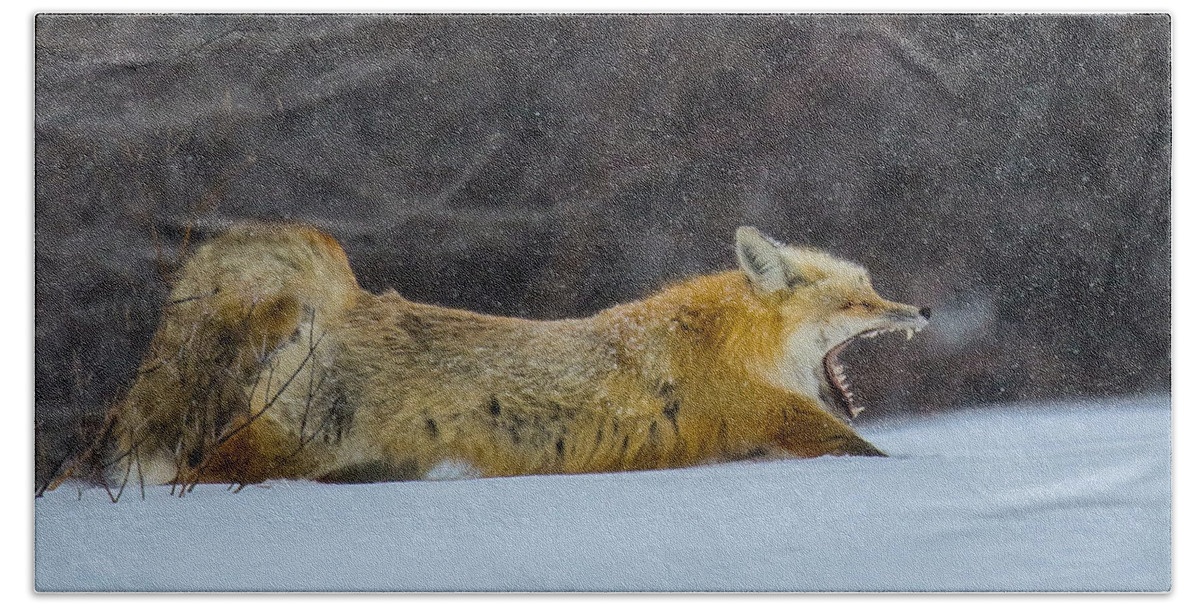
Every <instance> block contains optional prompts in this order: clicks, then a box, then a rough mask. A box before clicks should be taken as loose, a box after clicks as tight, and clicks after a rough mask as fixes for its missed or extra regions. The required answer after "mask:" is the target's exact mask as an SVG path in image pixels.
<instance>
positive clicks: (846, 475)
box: [35, 397, 1171, 591]
mask: <svg viewBox="0 0 1200 608" xmlns="http://www.w3.org/2000/svg"><path fill="white" fill-rule="evenodd" d="M1170 425H1171V421H1170V407H1169V399H1168V398H1167V397H1157V398H1138V399H1123V400H1113V401H1104V402H1099V403H1074V404H1043V405H1040V406H1036V407H1035V406H1028V407H1021V408H1012V407H1003V408H1002V407H995V408H987V409H976V410H970V411H963V412H959V413H955V414H950V415H942V416H937V417H932V418H927V419H919V420H906V421H895V422H890V423H881V424H879V425H874V426H866V427H864V428H863V429H862V433H863V435H864V436H866V437H867V438H869V439H870V440H871V441H873V442H874V443H875V444H876V445H878V446H879V447H881V448H883V449H884V450H885V451H887V452H889V453H890V454H891V455H892V457H891V458H886V459H885V458H832V457H826V458H818V459H813V460H791V461H774V462H741V463H731V464H724V465H719V466H709V467H701V468H693V469H683V470H673V471H652V472H643V473H621V474H609V475H578V476H543V477H523V478H510V479H481V480H470V481H435V482H409V483H390V484H373V485H359V486H330V485H321V484H315V483H297V482H275V483H271V484H269V485H267V486H258V487H249V488H246V489H245V490H243V491H242V492H241V493H239V494H233V493H231V492H229V491H227V490H226V489H225V487H224V486H219V487H217V486H214V487H202V488H198V489H197V490H196V491H195V493H193V494H191V495H189V496H188V497H186V498H183V499H179V498H175V497H172V496H169V495H168V494H167V490H166V489H165V488H147V491H146V498H145V500H144V501H143V500H141V498H140V496H139V495H138V492H137V489H136V488H134V489H133V490H132V491H127V492H126V494H125V496H124V497H123V498H122V499H121V501H120V502H119V503H117V504H113V503H111V502H110V501H109V499H108V497H107V495H106V494H105V493H104V492H103V491H102V490H98V489H94V488H93V489H87V490H84V492H83V494H82V496H80V495H79V494H78V493H77V491H76V489H75V488H67V487H64V488H61V489H59V490H57V491H55V492H51V493H48V494H47V495H46V496H45V497H43V498H40V499H37V500H36V503H35V519H36V525H37V530H36V540H35V550H36V567H35V571H36V574H35V578H36V586H37V588H38V589H39V590H41V591H92V590H143V591H176V590H179V591H183V590H189V591H190V590H214V591H215V590H258V591H279V590H306V591H326V590H330V591H335V590H343V591H388V590H491V591H500V590H572V591H594V590H606V591H627V590H654V591H682V590H711V591H734V590H737V591H746V590H758V591H950V590H953V591H960V590H978V591H985V590H986V591H999V590H1023V591H1165V590H1167V589H1169V588H1170V585H1171V445H1170V436H1171V435H1170V428H1171V426H1170Z"/></svg>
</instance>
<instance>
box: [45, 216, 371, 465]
mask: <svg viewBox="0 0 1200 608" xmlns="http://www.w3.org/2000/svg"><path fill="white" fill-rule="evenodd" d="M358 293H359V288H358V284H357V282H356V281H355V279H354V274H353V272H352V271H351V269H350V265H349V262H348V261H347V259H346V254H345V252H344V251H343V250H342V248H341V247H340V246H339V245H338V244H337V242H336V241H335V240H334V239H333V238H332V237H330V236H328V235H326V234H324V233H322V232H320V231H318V230H316V229H313V228H310V227H306V226H287V225H268V224H252V225H243V226H238V227H235V228H234V229H232V230H230V231H228V232H226V233H225V234H223V235H221V236H219V237H217V238H215V239H213V240H211V241H209V242H207V243H205V244H204V245H202V246H201V247H199V248H198V249H197V250H196V252H195V254H194V255H192V257H191V258H190V259H189V260H188V261H187V263H186V264H185V265H184V267H183V269H182V272H181V274H180V277H179V280H178V282H177V283H176V284H175V286H174V288H173V289H172V291H171V295H170V298H169V299H168V301H167V302H166V303H165V304H164V305H163V309H162V313H161V316H160V319H159V325H158V329H157V330H156V332H155V335H154V338H153V340H152V341H151V345H150V349H149V351H148V353H147V354H146V356H145V358H144V360H143V363H142V366H141V368H140V369H139V370H138V376H137V379H136V381H135V382H134V385H133V387H132V388H131V389H130V390H129V393H128V394H127V395H126V396H125V399H124V400H123V401H121V402H120V403H118V404H117V405H116V406H115V407H114V409H113V411H112V412H111V413H110V416H109V428H108V429H107V430H106V437H104V438H102V440H108V438H109V437H111V441H110V442H111V443H112V444H115V449H114V450H112V451H111V452H109V453H108V454H107V456H106V457H105V458H104V462H103V463H99V464H98V466H100V467H102V468H104V469H105V470H107V471H108V477H109V479H115V481H118V482H120V483H121V484H122V485H123V484H124V483H125V482H126V481H129V476H130V474H133V475H134V476H135V478H134V481H135V482H142V483H170V482H183V483H186V482H187V480H186V479H181V477H186V475H185V473H186V472H188V471H193V472H194V471H196V469H197V467H199V466H201V464H202V463H203V462H204V460H205V459H206V458H207V457H209V456H211V454H212V452H213V450H214V449H216V448H219V447H220V444H221V443H223V442H224V441H225V440H227V439H228V438H229V437H228V433H229V431H230V427H231V425H234V424H235V421H238V420H239V419H240V420H243V421H244V420H245V419H246V417H247V416H248V415H249V397H248V395H247V390H246V387H247V385H248V384H250V383H251V382H252V381H253V380H254V378H255V377H256V375H257V374H259V373H261V371H262V369H263V366H264V364H265V363H266V362H268V361H269V359H270V357H271V355H272V353H274V352H275V351H276V350H277V349H278V348H279V347H280V346H281V345H283V344H284V343H285V342H288V341H289V340H293V339H296V336H297V335H298V334H299V333H300V328H301V326H302V325H306V326H307V327H308V330H307V331H308V332H311V331H312V330H313V327H315V326H317V325H325V324H328V323H331V322H335V321H336V319H338V318H339V317H340V316H341V315H342V314H343V312H344V311H345V310H347V309H348V308H349V307H350V306H351V305H352V304H353V302H354V299H355V298H356V296H357V294H358ZM93 451H97V453H105V452H107V450H103V449H101V450H93ZM69 473H70V471H68V474H69ZM122 476H123V478H122ZM56 485H57V484H56Z"/></svg>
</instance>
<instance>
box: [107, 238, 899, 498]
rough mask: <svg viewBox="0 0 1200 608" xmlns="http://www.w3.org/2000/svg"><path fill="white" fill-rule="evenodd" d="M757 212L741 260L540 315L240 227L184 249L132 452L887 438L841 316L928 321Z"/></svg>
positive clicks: (175, 471) (404, 460)
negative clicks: (448, 294)
mask: <svg viewBox="0 0 1200 608" xmlns="http://www.w3.org/2000/svg"><path fill="white" fill-rule="evenodd" d="M745 230H747V229H742V230H740V231H739V235H738V238H739V241H738V244H739V248H740V249H739V260H740V261H741V264H742V270H741V271H731V272H723V273H718V274H713V275H707V276H700V277H695V278H693V279H690V280H687V281H684V282H682V283H679V284H677V285H674V286H672V287H669V288H667V289H665V290H663V291H661V292H659V293H657V294H654V295H652V296H650V297H649V298H646V299H645V300H640V301H636V302H632V303H628V304H623V305H619V306H615V307H613V308H610V309H608V310H605V311H602V312H600V313H599V314H597V315H595V316H593V317H589V318H585V319H568V320H561V321H530V320H524V319H513V318H502V317H493V316H487V315H481V314H476V313H472V312H467V311H461V310H453V309H447V308H442V307H438V306H431V305H427V304H420V303H415V302H411V301H409V300H406V299H404V298H402V297H400V296H399V295H397V294H395V293H394V292H389V293H385V294H382V295H373V294H370V293H367V292H365V291H362V290H361V289H359V288H358V286H357V282H356V281H355V279H354V276H353V273H352V272H351V270H350V267H349V265H348V263H347V260H346V255H345V253H344V252H343V251H342V249H341V248H340V247H339V246H338V245H337V243H336V242H335V241H334V240H333V239H332V238H331V237H329V236H327V235H325V234H322V233H320V232H318V231H316V230H314V229H312V228H308V227H301V226H263V225H248V226H239V227H237V228H235V229H233V230H231V231H230V232H229V233H227V234H225V235H223V236H221V237H219V238H217V239H215V240H213V241H211V242H210V243H208V244H206V245H204V246H202V247H201V248H200V249H199V250H198V251H197V252H196V254H195V255H194V256H193V257H192V259H191V260H189V262H188V264H187V265H186V267H185V268H184V270H183V273H182V276H181V278H180V280H179V282H178V284H177V285H176V286H175V289H174V291H173V292H172V296H171V298H172V299H171V302H170V303H168V305H167V306H165V307H164V310H163V316H162V320H161V322H160V326H159V329H158V332H157V333H156V335H155V338H154V340H153V342H152V344H151V348H150V352H149V354H148V355H147V357H146V363H145V364H144V365H143V368H142V370H141V372H140V373H139V377H138V379H137V381H136V383H135V384H134V386H133V388H132V390H131V391H130V392H129V394H128V396H127V397H126V398H125V400H124V401H122V402H121V403H120V404H118V405H117V406H116V408H115V410H114V416H113V417H114V419H115V421H116V422H115V426H114V429H115V433H114V436H115V437H116V444H117V446H116V456H115V459H114V464H113V467H112V470H113V471H116V472H118V473H119V472H120V471H123V470H130V469H135V470H137V474H140V475H141V476H143V477H144V478H146V479H147V481H148V482H149V483H171V482H174V483H184V484H187V483H194V482H198V481H199V482H209V481H212V482H216V481H226V482H242V483H251V482H257V481H261V480H264V479H269V478H273V477H293V478H310V479H320V480H325V481H372V480H382V479H412V478H420V477H423V476H425V475H426V474H428V473H429V472H430V471H431V470H433V469H434V468H435V467H437V466H438V465H439V463H445V462H458V463H463V464H464V465H465V466H467V467H468V468H469V469H471V470H472V471H474V472H475V473H477V474H480V475H485V476H504V475H522V474H537V473H583V472H598V471H622V470H633V469H653V468H663V467H679V466H689V465H694V464H699V463H704V462H716V461H723V460H730V459H736V458H744V457H748V456H757V455H793V456H801V457H811V456H819V455H823V454H861V455H882V452H880V451H879V450H877V449H876V448H875V447H874V446H872V445H871V444H870V443H868V442H866V441H865V440H863V439H862V438H861V437H859V436H858V434H857V433H856V432H855V431H854V430H853V429H852V428H851V427H850V426H849V425H848V424H847V423H846V422H845V421H844V420H843V419H841V418H840V417H839V416H838V415H835V413H834V412H835V411H836V410H835V408H833V407H831V405H830V403H829V402H828V400H827V399H826V398H824V397H822V395H821V394H820V391H819V390H818V388H816V387H818V386H819V381H820V378H821V377H823V376H821V375H820V374H822V373H823V372H820V373H818V371H819V369H820V368H814V366H817V365H820V363H819V362H820V357H821V356H822V355H823V353H825V352H826V351H827V350H828V349H829V348H832V347H833V346H834V343H829V341H830V340H831V339H832V338H831V336H838V337H839V340H838V341H839V342H840V341H841V339H843V338H842V336H843V334H845V337H844V339H849V338H850V337H852V336H853V335H855V334H858V333H861V332H862V331H866V330H871V329H875V328H884V329H894V328H896V327H902V328H915V329H920V327H921V324H922V323H923V320H920V319H919V318H918V317H917V316H916V309H915V308H912V307H909V306H905V305H902V304H895V303H892V302H887V301H886V300H883V299H881V298H879V297H878V295H876V294H875V293H874V291H873V290H872V289H871V288H870V285H869V281H867V280H866V278H865V276H866V275H865V271H862V270H861V268H860V267H858V266H856V265H853V264H851V263H849V262H844V261H842V260H838V259H836V258H833V257H832V256H828V255H827V254H824V253H821V252H816V251H815V250H802V249H795V248H783V247H781V246H778V245H777V244H773V243H771V242H768V241H767V240H763V239H762V238H761V237H759V236H758V235H757V232H754V233H748V232H744V231H745ZM848 303H849V304H848ZM901 317H903V321H902V322H901V321H896V319H899V318H901ZM888 323H891V325H888ZM893 325H894V326H895V327H893ZM822 340H824V343H822V342H821V341H822ZM810 342H812V344H811V345H810V344H809V343H810ZM814 357H815V358H816V359H814ZM793 364H795V365H799V366H800V367H801V368H803V369H802V370H801V371H802V372H803V373H793V371H792V370H790V368H789V367H788V366H789V365H793ZM814 369H817V370H818V371H813V370H814ZM813 378H816V380H813ZM814 381H816V382H818V384H816V385H814V384H812V382H814Z"/></svg>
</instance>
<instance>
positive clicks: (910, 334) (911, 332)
mask: <svg viewBox="0 0 1200 608" xmlns="http://www.w3.org/2000/svg"><path fill="white" fill-rule="evenodd" d="M905 331H906V332H907V333H908V337H907V338H905V339H906V340H912V337H913V333H915V332H913V330H912V328H911V327H910V328H908V329H906V330H905Z"/></svg>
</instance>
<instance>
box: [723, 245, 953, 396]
mask: <svg viewBox="0 0 1200 608" xmlns="http://www.w3.org/2000/svg"><path fill="white" fill-rule="evenodd" d="M736 249H737V258H738V265H739V266H740V267H741V270H742V272H743V273H744V274H745V275H746V280H747V281H748V283H749V284H750V286H751V288H752V289H753V291H754V293H755V295H756V296H757V297H758V298H760V299H762V300H763V301H764V303H766V304H767V305H768V306H770V307H771V308H773V309H774V310H776V311H778V314H779V316H780V317H781V320H782V332H783V335H782V336H781V342H782V345H783V349H782V352H781V353H780V358H779V365H778V366H777V369H771V370H766V374H767V376H768V377H767V378H765V380H767V381H768V382H771V383H772V384H775V385H777V386H779V387H780V388H783V389H786V390H791V391H794V392H799V393H802V394H807V395H810V396H819V398H820V401H821V402H822V404H823V405H824V406H825V408H826V409H827V410H829V411H830V412H832V413H834V414H836V415H839V416H843V417H846V418H853V417H855V416H857V415H858V413H859V412H860V411H862V409H863V408H862V407H860V406H858V405H856V404H855V403H854V395H853V393H852V392H851V390H850V385H849V382H848V381H847V379H846V375H845V370H844V368H843V366H842V363H841V361H839V360H838V355H839V354H840V353H841V351H842V350H843V349H845V348H846V346H847V345H849V344H850V342H852V341H853V340H854V339H856V338H866V337H871V336H876V335H879V334H881V333H885V332H891V331H903V332H906V333H907V334H908V337H909V338H911V337H912V334H913V333H914V332H918V331H921V330H922V329H923V328H924V327H925V326H926V325H927V324H928V323H929V317H930V310H929V309H928V308H917V307H915V306H909V305H907V304H900V303H898V302H891V301H889V300H885V299H883V298H882V297H880V296H879V294H877V293H875V288H874V287H872V285H871V279H870V276H869V275H868V274H867V271H866V269H865V268H863V267H862V266H859V265H858V264H855V263H853V262H850V261H847V260H843V259H841V258H838V257H835V256H833V255H830V254H828V253H826V252H824V251H820V250H818V249H812V248H806V247H790V246H786V245H783V244H781V243H779V242H777V241H775V240H773V239H771V238H768V237H766V236H764V235H763V234H762V233H761V232H759V231H758V230H757V229H755V228H751V227H748V226H743V227H741V228H738V230H737V240H736Z"/></svg>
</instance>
